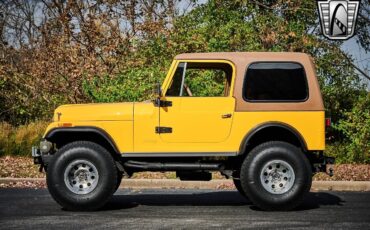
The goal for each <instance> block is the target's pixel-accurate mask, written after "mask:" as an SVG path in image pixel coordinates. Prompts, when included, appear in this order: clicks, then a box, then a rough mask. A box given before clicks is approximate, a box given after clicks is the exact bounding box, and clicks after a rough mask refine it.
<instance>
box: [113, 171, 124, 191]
mask: <svg viewBox="0 0 370 230" xmlns="http://www.w3.org/2000/svg"><path fill="white" fill-rule="evenodd" d="M122 177H123V174H122V173H121V172H119V171H118V170H117V184H116V188H115V190H114V192H116V191H117V190H118V189H119V186H120V185H121V182H122Z"/></svg>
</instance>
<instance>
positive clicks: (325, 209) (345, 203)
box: [0, 189, 370, 229]
mask: <svg viewBox="0 0 370 230" xmlns="http://www.w3.org/2000/svg"><path fill="white" fill-rule="evenodd" d="M369 210H370V193H369V192H311V193H310V194H309V195H308V196H307V197H306V199H305V201H304V202H303V204H302V205H301V206H299V207H298V208H297V209H296V210H293V211H290V212H265V211H261V210H259V209H258V208H256V207H255V206H254V205H252V204H251V203H250V202H249V201H248V200H246V199H245V198H243V197H242V196H240V195H239V193H238V192H236V191H232V190H227V191H219V190H181V189H180V190H170V189H166V190H164V189H163V190H128V189H120V190H118V191H117V192H116V194H115V195H114V197H113V198H112V199H111V201H110V202H109V203H108V204H107V205H106V206H105V207H104V208H103V209H102V210H100V211H97V212H69V211H65V210H63V209H61V208H60V206H58V205H57V204H56V203H55V202H54V200H52V198H51V197H50V195H49V193H48V191H47V190H46V189H37V190H35V189H0V222H1V225H0V228H2V229H12V228H15V229H19V228H22V229H23V228H29V229H50V228H53V229H66V228H79V229H101V228H107V227H109V228H119V229H209V228H216V229H225V228H231V229H237V228H284V229H285V228H302V229H308V228H310V229H311V228H322V229H338V228H344V229H368V228H369V226H370V212H369Z"/></svg>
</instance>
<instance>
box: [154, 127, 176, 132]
mask: <svg viewBox="0 0 370 230" xmlns="http://www.w3.org/2000/svg"><path fill="white" fill-rule="evenodd" d="M155 133H172V128H171V127H161V126H157V127H155Z"/></svg>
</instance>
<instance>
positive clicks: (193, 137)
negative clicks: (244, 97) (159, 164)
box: [160, 97, 235, 143]
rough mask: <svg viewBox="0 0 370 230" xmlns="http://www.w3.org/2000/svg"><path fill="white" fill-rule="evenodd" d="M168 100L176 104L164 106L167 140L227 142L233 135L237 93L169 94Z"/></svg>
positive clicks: (164, 136)
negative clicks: (211, 95)
mask: <svg viewBox="0 0 370 230" xmlns="http://www.w3.org/2000/svg"><path fill="white" fill-rule="evenodd" d="M166 101H171V102H172V106H171V107H161V108H160V127H161V128H162V130H163V131H164V133H160V137H161V139H162V140H163V141H165V142H175V143H181V142H182V143H184V142H188V143H206V142H223V141H225V140H226V139H227V138H228V137H229V135H230V130H231V125H232V120H233V111H234V105H235V100H234V98H233V97H167V98H166ZM163 128H164V129H163ZM166 128H171V129H172V130H171V129H166ZM166 131H167V132H166Z"/></svg>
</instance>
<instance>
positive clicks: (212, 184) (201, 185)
mask: <svg viewBox="0 0 370 230" xmlns="http://www.w3.org/2000/svg"><path fill="white" fill-rule="evenodd" d="M16 182H45V178H8V177H6V178H0V184H1V183H3V184H9V183H16ZM120 188H131V189H174V188H176V189H233V188H234V185H233V182H232V180H226V179H221V180H211V181H180V180H178V179H123V180H122V183H121V185H120ZM311 190H314V191H315V190H320V191H370V181H313V183H312V188H311Z"/></svg>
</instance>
